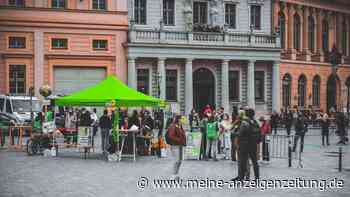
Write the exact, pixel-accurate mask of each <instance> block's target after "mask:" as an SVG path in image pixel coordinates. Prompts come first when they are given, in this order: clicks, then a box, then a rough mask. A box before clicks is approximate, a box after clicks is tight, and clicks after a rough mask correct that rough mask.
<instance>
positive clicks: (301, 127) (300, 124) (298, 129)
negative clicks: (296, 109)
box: [295, 117, 307, 135]
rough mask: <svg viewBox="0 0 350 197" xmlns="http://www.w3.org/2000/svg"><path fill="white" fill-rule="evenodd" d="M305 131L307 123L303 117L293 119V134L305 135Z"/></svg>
mask: <svg viewBox="0 0 350 197" xmlns="http://www.w3.org/2000/svg"><path fill="white" fill-rule="evenodd" d="M306 132H307V123H306V121H305V119H304V118H303V117H298V118H297V120H296V121H295V134H296V135H305V133H306Z"/></svg>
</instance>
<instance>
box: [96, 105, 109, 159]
mask: <svg viewBox="0 0 350 197" xmlns="http://www.w3.org/2000/svg"><path fill="white" fill-rule="evenodd" d="M99 122H100V124H99V125H100V128H101V148H102V154H103V155H105V156H107V150H108V147H109V131H110V130H111V129H112V118H111V116H109V115H108V111H107V110H106V109H105V110H104V111H103V115H102V116H101V117H100V120H99Z"/></svg>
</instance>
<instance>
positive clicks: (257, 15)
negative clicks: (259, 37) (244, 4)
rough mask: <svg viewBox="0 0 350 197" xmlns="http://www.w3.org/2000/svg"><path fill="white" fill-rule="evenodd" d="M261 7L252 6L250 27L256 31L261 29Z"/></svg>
mask: <svg viewBox="0 0 350 197" xmlns="http://www.w3.org/2000/svg"><path fill="white" fill-rule="evenodd" d="M260 21H261V6H259V5H251V6H250V25H251V26H252V27H253V28H254V29H261V22H260Z"/></svg>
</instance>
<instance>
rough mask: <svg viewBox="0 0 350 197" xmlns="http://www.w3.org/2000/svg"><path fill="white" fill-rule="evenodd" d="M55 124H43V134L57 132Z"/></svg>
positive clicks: (52, 122)
mask: <svg viewBox="0 0 350 197" xmlns="http://www.w3.org/2000/svg"><path fill="white" fill-rule="evenodd" d="M55 127H56V126H55V122H54V121H49V122H43V128H42V130H43V133H50V132H54V131H55Z"/></svg>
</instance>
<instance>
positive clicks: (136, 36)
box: [129, 29, 280, 49]
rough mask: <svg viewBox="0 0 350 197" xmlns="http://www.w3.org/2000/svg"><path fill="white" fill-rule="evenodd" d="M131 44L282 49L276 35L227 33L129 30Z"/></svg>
mask: <svg viewBox="0 0 350 197" xmlns="http://www.w3.org/2000/svg"><path fill="white" fill-rule="evenodd" d="M129 41H130V43H145V44H147V43H153V44H174V45H176V44H177V45H178V44H181V45H206V46H208V45H209V46H228V47H249V48H272V49H273V48H275V49H276V48H280V38H279V36H276V35H265V34H250V33H227V32H223V33H221V32H179V31H164V30H161V31H160V30H139V29H131V30H129Z"/></svg>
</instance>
